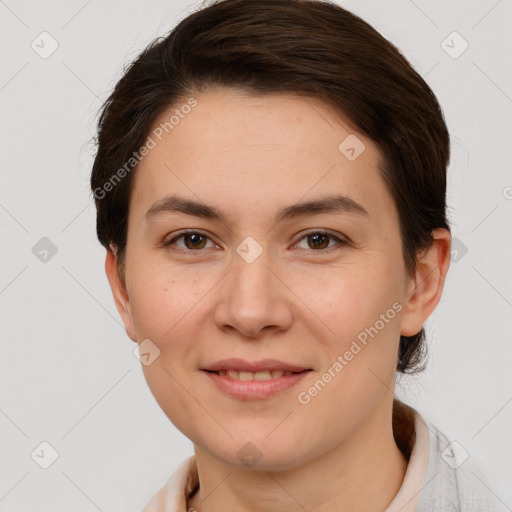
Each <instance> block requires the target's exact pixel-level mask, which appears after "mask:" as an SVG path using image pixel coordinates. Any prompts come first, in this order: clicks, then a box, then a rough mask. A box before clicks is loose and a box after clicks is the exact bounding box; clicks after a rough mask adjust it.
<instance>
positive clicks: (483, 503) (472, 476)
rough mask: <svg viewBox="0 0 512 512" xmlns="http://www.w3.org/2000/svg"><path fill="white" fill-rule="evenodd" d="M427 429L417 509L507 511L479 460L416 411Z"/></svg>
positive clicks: (477, 511)
mask: <svg viewBox="0 0 512 512" xmlns="http://www.w3.org/2000/svg"><path fill="white" fill-rule="evenodd" d="M417 415H418V418H419V420H422V421H423V422H424V424H425V425H426V427H427V428H428V434H429V436H428V437H429V460H428V466H427V471H426V474H425V478H424V481H423V487H422V490H421V494H420V499H419V502H418V506H417V509H416V511H417V512H427V511H428V512H454V511H457V512H505V511H510V509H509V508H508V507H506V506H505V504H504V503H503V502H502V501H501V500H500V499H499V496H498V495H497V493H496V491H495V490H493V488H492V485H489V484H488V483H487V481H486V479H485V477H484V476H483V475H482V472H481V468H480V467H479V465H478V463H477V462H476V461H475V460H473V459H472V458H471V456H470V454H469V453H468V451H467V450H466V449H465V448H464V447H463V446H462V445H461V444H459V443H458V442H457V441H452V440H450V439H449V438H448V437H447V436H446V435H445V434H444V433H443V432H441V431H440V430H439V429H438V428H437V427H436V425H434V424H433V423H432V422H431V421H429V420H428V419H425V418H423V417H421V416H420V415H419V413H417Z"/></svg>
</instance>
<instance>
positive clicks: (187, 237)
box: [185, 233, 204, 249]
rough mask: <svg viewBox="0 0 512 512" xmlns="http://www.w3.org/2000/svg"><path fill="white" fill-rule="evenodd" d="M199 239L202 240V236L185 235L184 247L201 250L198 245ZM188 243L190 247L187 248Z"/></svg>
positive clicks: (194, 234)
mask: <svg viewBox="0 0 512 512" xmlns="http://www.w3.org/2000/svg"><path fill="white" fill-rule="evenodd" d="M201 238H204V237H203V235H199V234H197V233H192V234H191V235H185V245H186V246H187V248H188V249H198V248H199V249H202V246H201V247H199V244H198V242H200V240H201ZM188 241H192V247H189V244H188V243H187V242H188ZM203 241H204V240H203ZM203 245H204V244H203Z"/></svg>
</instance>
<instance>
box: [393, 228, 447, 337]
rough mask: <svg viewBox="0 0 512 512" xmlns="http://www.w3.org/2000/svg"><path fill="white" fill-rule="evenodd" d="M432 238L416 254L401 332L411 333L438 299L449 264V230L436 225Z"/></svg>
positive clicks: (423, 320) (406, 334) (415, 331)
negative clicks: (416, 261) (427, 245)
mask: <svg viewBox="0 0 512 512" xmlns="http://www.w3.org/2000/svg"><path fill="white" fill-rule="evenodd" d="M432 237H433V238H434V241H433V242H432V244H431V245H430V247H428V248H427V249H424V250H423V251H422V252H421V253H420V255H419V256H418V263H417V268H416V272H415V275H414V278H413V279H411V282H410V287H409V290H408V295H407V300H406V304H405V308H404V314H403V316H402V323H401V331H400V334H401V335H402V336H414V335H415V334H417V333H418V332H420V330H421V328H422V327H423V324H424V322H425V321H426V320H427V318H428V317H429V316H430V315H431V314H432V312H433V311H434V309H435V308H436V306H437V304H438V303H439V301H440V299H441V294H442V292H443V287H444V283H445V279H446V274H447V272H448V268H449V266H450V250H451V234H450V232H449V231H448V230H447V229H444V228H438V229H435V230H434V231H433V232H432Z"/></svg>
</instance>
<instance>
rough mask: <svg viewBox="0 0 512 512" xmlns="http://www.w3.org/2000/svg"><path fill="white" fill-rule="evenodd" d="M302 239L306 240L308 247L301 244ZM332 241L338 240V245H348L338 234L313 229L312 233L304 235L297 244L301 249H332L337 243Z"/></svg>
mask: <svg viewBox="0 0 512 512" xmlns="http://www.w3.org/2000/svg"><path fill="white" fill-rule="evenodd" d="M302 240H306V241H307V242H306V244H307V247H305V246H304V245H303V246H300V244H301V243H302ZM331 242H337V244H338V245H342V246H343V245H347V242H345V241H344V240H342V239H341V238H338V237H337V236H334V235H332V234H331V233H326V232H324V231H313V232H311V233H307V234H306V235H305V236H303V237H302V238H301V239H300V240H299V242H298V243H297V244H296V246H297V247H298V248H299V249H312V250H314V251H322V250H325V249H330V248H332V247H334V246H335V245H336V243H334V244H332V243H331Z"/></svg>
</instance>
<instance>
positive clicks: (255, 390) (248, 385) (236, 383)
mask: <svg viewBox="0 0 512 512" xmlns="http://www.w3.org/2000/svg"><path fill="white" fill-rule="evenodd" d="M288 366H289V365H288ZM232 369H236V368H232ZM274 369H277V370H279V369H281V368H274ZM242 371H243V370H242ZM246 371H252V370H246ZM261 371H263V370H261ZM287 371H293V370H287ZM201 373H203V374H204V375H206V376H207V377H208V378H209V379H210V381H212V382H213V383H214V384H215V385H216V386H217V388H218V389H220V391H222V392H224V393H226V394H228V395H230V396H232V397H234V398H237V399H239V400H263V399H265V398H270V397H272V396H275V395H276V394H278V393H280V392H281V391H284V390H285V389H289V388H291V387H292V386H295V385H297V384H298V383H299V382H300V381H301V380H302V379H303V378H304V377H305V376H306V375H308V374H309V373H310V370H304V371H300V373H293V374H292V375H283V376H282V377H278V378H275V379H270V380H238V379H232V378H231V377H228V376H227V375H219V374H217V373H213V371H208V370H201Z"/></svg>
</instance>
